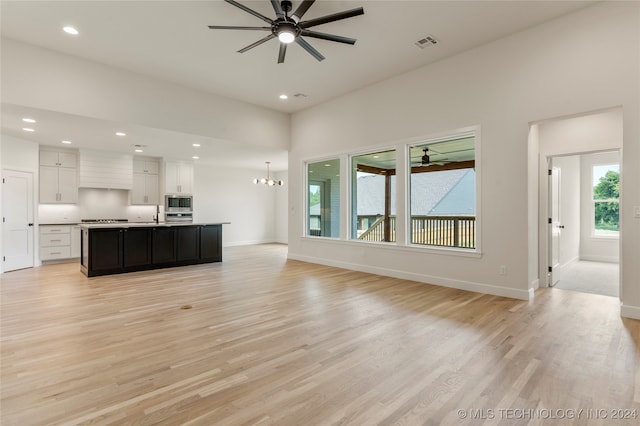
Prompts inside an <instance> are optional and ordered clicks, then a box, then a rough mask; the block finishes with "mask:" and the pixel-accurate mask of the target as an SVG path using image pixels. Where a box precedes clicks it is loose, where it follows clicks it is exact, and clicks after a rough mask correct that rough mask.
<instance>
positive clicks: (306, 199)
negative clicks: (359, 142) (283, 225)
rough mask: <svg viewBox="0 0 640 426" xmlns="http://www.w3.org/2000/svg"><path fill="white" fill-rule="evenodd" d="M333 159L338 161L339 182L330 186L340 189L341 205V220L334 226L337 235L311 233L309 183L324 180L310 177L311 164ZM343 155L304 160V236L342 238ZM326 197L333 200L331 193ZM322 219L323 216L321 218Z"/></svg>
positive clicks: (339, 217) (339, 208) (339, 213)
mask: <svg viewBox="0 0 640 426" xmlns="http://www.w3.org/2000/svg"><path fill="white" fill-rule="evenodd" d="M331 161H337V163H338V174H339V178H340V179H339V182H338V184H337V185H331V184H330V185H329V186H330V188H336V187H337V190H338V197H337V199H338V200H339V206H338V212H337V217H338V219H339V222H338V223H337V224H333V223H332V226H334V225H335V226H337V228H336V229H337V231H338V232H337V236H335V237H333V236H327V235H311V233H310V231H311V230H310V226H309V218H310V216H309V214H310V211H309V207H310V206H309V185H311V184H312V183H313V182H314V181H315V182H320V181H323V179H309V165H310V164H315V163H324V162H331ZM342 168H343V156H342V155H330V156H326V157H321V158H311V159H307V160H305V161H303V164H302V173H303V176H304V179H303V181H304V184H303V186H302V192H303V197H302V201H303V203H304V208H303V209H302V211H303V220H302V228H303V229H302V237H303V238H312V239H330V240H334V241H335V240H340V239H341V238H342V223H341V222H342V221H343V217H342V204H343V189H342V187H343V180H344V179H343V176H344V174H343V171H342ZM324 181H330V180H329V179H327V180H324ZM325 197H327V198H328V199H329V200H331V194H330V193H329V194H326V195H325ZM320 220H321V221H322V218H321V219H320Z"/></svg>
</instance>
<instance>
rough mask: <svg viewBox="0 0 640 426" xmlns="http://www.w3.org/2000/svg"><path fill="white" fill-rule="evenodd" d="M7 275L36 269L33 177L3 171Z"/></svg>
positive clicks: (17, 172)
mask: <svg viewBox="0 0 640 426" xmlns="http://www.w3.org/2000/svg"><path fill="white" fill-rule="evenodd" d="M2 221H3V224H2V242H3V246H2V253H3V259H2V260H3V263H2V270H3V272H8V271H14V270H16V269H24V268H31V267H33V258H34V256H33V174H32V173H30V172H20V171H13V170H3V172H2Z"/></svg>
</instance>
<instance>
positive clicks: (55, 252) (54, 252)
mask: <svg viewBox="0 0 640 426" xmlns="http://www.w3.org/2000/svg"><path fill="white" fill-rule="evenodd" d="M51 254H62V253H61V252H59V251H52V252H51Z"/></svg>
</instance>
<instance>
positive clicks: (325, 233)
mask: <svg viewBox="0 0 640 426" xmlns="http://www.w3.org/2000/svg"><path fill="white" fill-rule="evenodd" d="M307 190H308V192H307V235H310V236H314V237H332V238H338V237H339V236H340V160H339V159H334V160H327V161H319V162H317V163H307Z"/></svg>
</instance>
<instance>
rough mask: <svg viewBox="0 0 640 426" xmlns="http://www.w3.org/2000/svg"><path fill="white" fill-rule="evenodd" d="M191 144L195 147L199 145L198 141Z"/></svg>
mask: <svg viewBox="0 0 640 426" xmlns="http://www.w3.org/2000/svg"><path fill="white" fill-rule="evenodd" d="M191 146H195V147H196V148H197V147H199V146H200V144H199V143H194V144H191Z"/></svg>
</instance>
